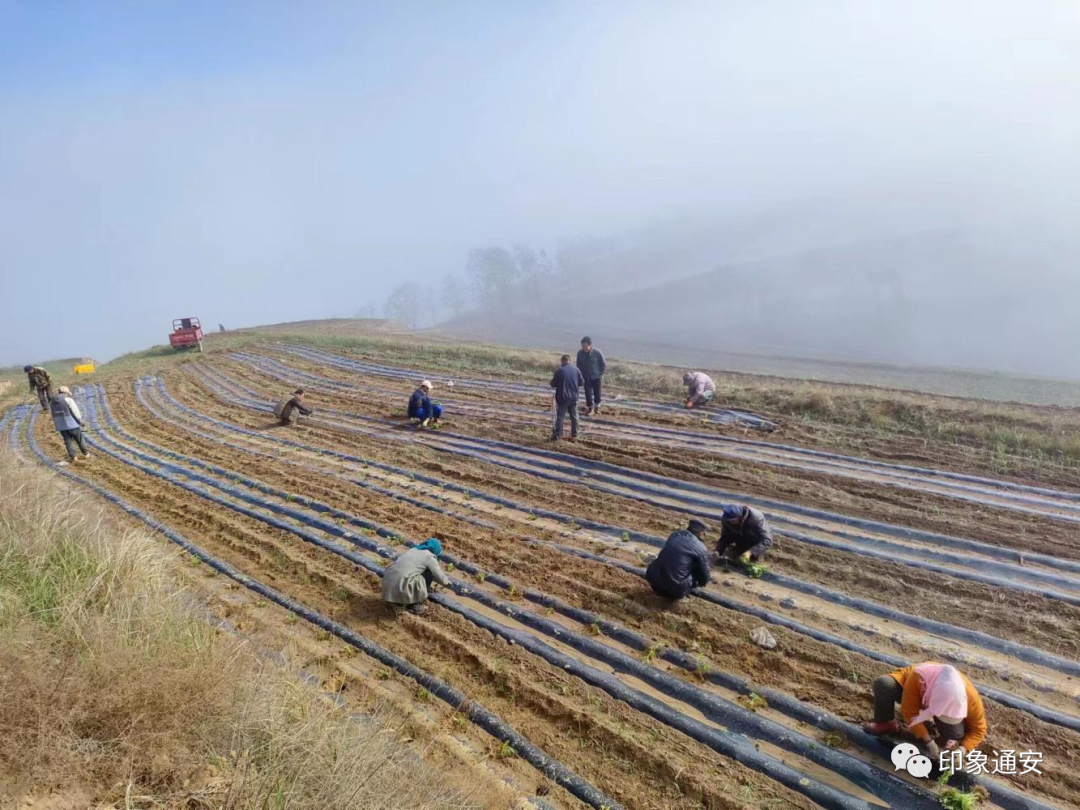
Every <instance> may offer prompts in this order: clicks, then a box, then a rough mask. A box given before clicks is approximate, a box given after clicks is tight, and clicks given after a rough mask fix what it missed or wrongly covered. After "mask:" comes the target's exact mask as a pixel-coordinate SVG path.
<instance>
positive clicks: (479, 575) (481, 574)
mask: <svg viewBox="0 0 1080 810" xmlns="http://www.w3.org/2000/svg"><path fill="white" fill-rule="evenodd" d="M476 578H477V579H478V580H480V581H481V582H483V581H484V580H485V579H487V574H485V573H484V572H483V571H477V572H476Z"/></svg>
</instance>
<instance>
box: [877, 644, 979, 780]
mask: <svg viewBox="0 0 1080 810" xmlns="http://www.w3.org/2000/svg"><path fill="white" fill-rule="evenodd" d="M898 703H899V704H900V714H901V716H903V718H904V722H905V723H906V724H907V727H908V730H909V731H910V732H911V733H912V734H914V735H915V738H916V739H917V740H918V741H919V742H920V743H922V744H923V745H924V746H925V747H926V750H927V756H929V757H930V759H932V760H934V761H935V762H936V761H937V760H938V757H939V755H940V753H941V749H945V750H946V751H953V750H955V749H957V748H962V749H964V753H965V754H970V753H971V752H972V751H974V750H975V749H976V748H978V747H979V745H981V744H982V741H983V740H984V739H986V710H985V709H984V708H983V702H982V698H981V697H979V693H978V691H977V690H976V689H975V686H974V685H973V684H972V683H971V681H969V680H968V679H967V676H966V675H964V674H962V673H961V672H960V671H959V670H957V669H956V667H953V666H950V665H949V664H935V663H934V662H932V661H927V662H925V663H922V664H912V665H911V666H909V667H904V668H903V669H898V670H896V671H895V672H892V673H890V674H888V675H882V676H881V677H880V678H878V679H877V680H876V681H874V722H873V723H867V724H866V725H864V726H863V730H865V731H866V732H868V733H870V734H874V735H881V734H895V733H896V732H897V731H898V730H899V728H898V726H897V723H896V704H898Z"/></svg>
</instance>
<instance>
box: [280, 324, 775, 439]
mask: <svg viewBox="0 0 1080 810" xmlns="http://www.w3.org/2000/svg"><path fill="white" fill-rule="evenodd" d="M282 348H283V349H284V350H285V351H287V352H290V353H292V354H295V355H297V356H299V357H304V356H306V357H307V359H309V360H315V361H316V362H322V363H326V364H327V365H333V366H337V367H338V368H343V369H346V370H348V371H362V372H364V373H367V374H375V375H377V376H380V377H390V378H393V379H403V380H412V381H414V382H416V383H419V381H420V380H421V379H422V377H421V376H417V375H418V374H419V372H417V371H412V370H411V369H406V368H395V367H393V366H383V365H379V364H376V363H358V362H356V361H354V360H349V359H348V358H346V357H341V356H340V355H334V354H327V353H325V352H320V351H317V350H312V349H309V348H308V347H305V346H295V345H283V346H282ZM304 353H308V354H306V355H305V354H304ZM457 383H458V384H460V385H464V386H471V387H474V388H486V389H489V390H494V391H513V392H514V393H518V394H534V395H535V394H543V395H545V396H551V389H550V388H543V387H541V386H537V385H525V384H522V383H503V382H497V381H493V380H476V379H463V378H458V380H457ZM619 407H620V408H632V409H635V410H641V411H652V412H654V413H685V410H684V409H683V408H679V407H675V406H674V405H663V404H661V403H659V402H644V401H641V400H634V399H620V400H619ZM698 413H699V414H701V415H704V416H706V417H708V418H709V420H710V421H713V422H718V423H720V424H722V425H729V424H733V423H738V424H742V425H747V426H749V427H752V428H757V429H759V430H774V429H775V428H776V424H775V423H773V422H770V421H769V420H768V419H765V418H764V417H762V416H758V415H757V414H755V413H747V412H746V411H733V410H730V409H716V408H706V409H704V410H701V411H698Z"/></svg>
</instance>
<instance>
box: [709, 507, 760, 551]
mask: <svg viewBox="0 0 1080 810" xmlns="http://www.w3.org/2000/svg"><path fill="white" fill-rule="evenodd" d="M720 526H721V528H720V539H719V540H718V541H717V543H716V555H717V556H718V557H719V558H720V559H724V558H727V559H729V560H732V561H738V562H742V563H751V562H755V563H756V562H760V561H761V559H762V557H764V556H765V552H766V551H768V550H769V549H770V548H772V544H773V536H772V529H771V528H769V522H768V521H767V520H765V515H763V514H762V513H761V512H759V511H758V510H757V509H752V508H751V507H749V506H739V505H733V506H725V507H724V515H723V518H722V520H721V523H720Z"/></svg>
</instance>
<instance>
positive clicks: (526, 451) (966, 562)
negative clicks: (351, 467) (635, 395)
mask: <svg viewBox="0 0 1080 810" xmlns="http://www.w3.org/2000/svg"><path fill="white" fill-rule="evenodd" d="M218 374H220V372H218ZM222 376H223V375H222ZM204 379H205V377H204ZM230 382H231V381H230ZM218 384H219V385H220V384H221V383H218ZM234 398H235V397H234ZM238 401H240V402H242V403H243V404H246V405H248V406H249V407H255V408H258V409H260V410H266V409H269V408H270V407H271V406H270V404H268V403H267V402H265V401H259V400H249V401H244V400H242V399H239V400H238ZM323 413H328V414H336V415H339V416H342V417H345V418H349V419H356V420H360V421H363V422H374V423H377V424H385V423H386V420H380V419H374V418H372V417H365V416H361V415H358V414H348V413H345V412H342V411H332V410H325V411H323ZM309 421H310V423H311V424H322V425H326V426H327V427H330V428H333V429H339V430H345V431H349V430H354V428H352V427H350V426H349V425H345V424H342V423H337V422H334V421H333V420H330V419H325V418H322V417H321V416H319V417H313V418H312V419H310V420H309ZM355 430H360V431H361V432H365V431H363V429H360V428H355ZM395 438H401V437H395ZM455 440H456V442H455ZM432 442H433V443H429V444H430V446H432V447H433V449H436V450H439V451H442V452H447V453H451V454H456V455H462V456H466V457H468V458H473V459H476V460H479V461H484V462H486V463H490V464H494V465H496V466H502V467H505V468H507V469H514V470H517V471H519V472H522V471H523V470H522V469H521V467H520V466H518V465H521V464H528V465H532V466H533V467H539V468H541V469H546V470H549V471H551V472H548V473H544V472H540V471H533V470H528V471H525V472H529V473H530V474H533V475H536V476H538V477H541V478H545V479H548V480H553V481H559V482H562V483H578V484H584V485H586V486H590V487H592V488H594V489H598V490H600V491H604V492H609V493H612V494H623V493H622V492H619V491H617V490H618V489H619V488H621V489H622V490H630V491H631V492H633V493H634V494H633V495H629V496H625V497H634V498H636V499H637V500H640V501H642V502H643V503H648V504H650V505H654V506H665V505H666V504H665V503H663V502H662V501H660V500H659V499H657V498H655V497H653V496H652V495H651V493H652V489H651V488H650V487H648V486H642V485H639V484H636V483H634V481H633V479H636V478H640V477H642V476H646V477H647V478H650V479H653V480H652V481H650V483H652V482H654V481H655V480H656V479H659V478H660V477H659V476H653V475H652V474H648V473H639V472H637V471H635V470H630V469H627V468H621V467H614V468H613V465H604V466H605V467H608V468H613V469H615V470H616V471H617V474H618V475H619V476H621V478H622V479H623V480H621V481H615V480H613V479H612V478H611V474H610V473H601V474H600V475H599V476H597V475H593V474H590V475H589V477H588V479H587V480H586V479H583V478H581V477H580V476H581V473H580V472H579V470H580V468H582V467H592V466H595V465H597V464H600V462H593V461H591V460H589V459H582V458H580V457H577V456H569V455H566V454H561V453H551V452H550V451H543V450H538V449H535V448H523V447H518V446H516V445H509V444H506V443H505V442H496V441H494V440H490V439H482V438H477V437H472V436H462V435H459V434H454V433H451V432H448V431H445V430H443V431H440V433H439V435H438V437H437V438H435V439H433V440H432ZM444 442H445V443H446V444H444ZM468 443H472V444H477V445H481V446H483V447H487V448H489V449H487V450H479V451H477V450H469V449H466V448H465V447H464V446H463V445H465V444H468ZM507 447H509V448H511V450H510V451H506V450H503V449H501V448H507ZM496 448H498V449H496ZM535 456H540V457H544V456H547V457H555V458H558V459H559V460H560V461H562V463H561V464H560V463H548V462H544V461H539V460H537V459H536V458H533V457H535ZM500 458H502V459H508V460H510V461H512V462H516V463H510V464H507V463H504V462H502V461H500V460H499V459H500ZM568 461H569V462H570V463H573V462H575V461H576V464H574V466H575V468H577V469H575V470H572V471H571V470H567V469H566V463H567V462H568ZM627 479H630V480H627ZM662 480H663V481H664V482H665V483H666V484H667V485H668V486H672V485H678V487H677V488H678V489H679V490H680V491H679V492H678V494H677V497H679V498H682V499H683V501H684V502H685V503H686V505H687V508H693V509H694V510H695V511H696V512H697V513H698V514H700V515H701V516H702V517H712V518H714V519H719V516H720V514H721V512H722V510H723V506H724V505H725V502H726V503H733V502H745V503H751V504H754V505H761V502H760V499H754V498H746V497H743V496H735V495H729V494H728V493H722V492H718V491H710V490H707V489H706V488H704V487H700V485H693V484H690V483H688V482H682V481H676V480H674V479H662ZM682 490H699V491H706V492H709V494H710V496H711V497H710V498H709V499H707V500H705V499H701V498H697V497H695V496H692V495H687V494H685V492H683V491H682ZM721 498H723V499H725V501H721V500H720V499H721ZM727 499H731V500H727ZM739 499H741V500H739ZM770 503H772V507H771V508H772V509H782V510H790V511H795V512H796V513H798V514H804V515H805V514H809V515H810V516H811V517H816V518H818V519H827V520H838V519H839V520H840V521H841V522H843V523H845V524H849V523H850V522H851V520H852V519H850V518H844V517H842V516H838V515H833V514H832V513H828V512H822V511H820V510H810V511H808V509H807V507H799V506H795V505H791V504H777V503H775V502H770ZM770 517H771V519H772V520H773V521H774V523H775V524H776V526H777V527H778V528H780V529H782V530H783V532H784V535H785V537H787V538H789V539H792V540H797V541H799V542H803V543H807V544H809V545H816V546H820V547H823V548H829V549H833V550H837V551H842V552H845V553H850V554H858V555H860V556H864V557H870V558H873V559H878V560H883V561H885V562H893V563H899V564H902V565H906V566H908V567H910V568H918V569H921V570H925V571H930V572H932V573H936V574H942V575H945V576H951V577H954V578H956V579H963V580H968V581H971V582H979V583H982V584H986V585H992V586H994V587H998V588H1007V589H1009V590H1015V591H1019V592H1022V593H1029V594H1032V595H1035V596H1041V597H1045V598H1048V599H1055V600H1057V601H1061V602H1065V603H1066V604H1071V605H1075V606H1080V594H1076V593H1066V592H1062V591H1056V590H1051V589H1050V588H1048V587H1047V586H1048V585H1057V586H1059V587H1065V588H1073V589H1080V579H1077V578H1076V577H1074V576H1070V575H1068V574H1064V573H1055V572H1054V571H1045V570H1038V569H1033V568H1030V567H1025V566H1021V565H1018V564H1015V562H1010V563H999V562H994V561H993V560H987V559H980V558H978V557H972V556H968V555H964V554H951V553H948V552H943V551H939V550H937V549H936V548H928V549H922V548H912V547H910V546H904V545H899V544H896V543H892V542H889V541H888V540H882V539H879V538H874V537H868V536H865V535H857V534H852V533H850V532H843V531H838V530H835V529H828V528H824V527H820V526H814V525H813V524H810V523H806V522H802V521H798V520H796V519H792V518H791V517H790V516H787V515H783V514H779V515H778V514H771V515H770ZM864 523H867V524H870V523H872V522H870V521H864ZM878 525H887V524H878ZM791 527H798V528H808V529H814V530H817V531H818V532H824V533H827V534H831V535H833V536H835V537H839V538H842V539H843V540H850V541H853V542H854V543H855V544H856V545H852V544H851V543H846V542H838V541H836V540H831V539H828V538H824V537H820V536H815V535H809V534H806V533H805V532H801V531H796V530H793V529H792V528H791ZM889 528H890V529H893V531H892V532H889V533H891V534H893V535H897V534H899V533H901V532H902V533H903V535H902V536H909V535H910V533H911V532H912V531H914V530H907V529H898V527H889ZM921 534H923V535H926V536H928V537H940V536H939V535H931V534H930V533H921ZM912 539H917V540H925V538H924V537H916V538H912ZM952 539H955V540H957V541H960V542H965V541H962V540H961V539H960V538H952ZM931 542H932V541H931ZM966 542H969V543H973V542H974V541H966ZM978 545H980V546H982V547H983V548H980V549H979V551H983V549H984V548H995V547H993V546H989V544H978ZM997 551H998V552H1002V551H1004V550H1002V549H997ZM910 555H918V557H912V556H910ZM1005 555H1007V559H1010V560H1012V561H1015V559H1016V556H1017V552H1015V551H1007V552H1005ZM1005 555H1003V554H1001V553H997V554H994V555H993V556H994V557H997V558H998V559H1001V558H1002V557H1004V556H1005ZM1024 557H1025V560H1027V561H1029V562H1032V563H1034V562H1040V563H1042V564H1045V565H1049V564H1051V563H1050V561H1051V560H1053V559H1054V558H1051V557H1048V556H1047V555H1037V554H1031V555H1028V554H1025V555H1024ZM1040 558H1045V559H1040ZM927 560H938V561H940V562H943V563H947V564H948V563H951V564H952V565H953V566H956V565H959V566H966V567H968V568H971V569H975V570H970V571H969V570H964V569H963V568H956V567H950V566H949V565H938V564H936V563H934V562H929V561H927ZM1068 562H1069V561H1066V565H1064V566H1058V565H1055V566H1054V567H1062V568H1066V569H1067V568H1068V567H1069V566H1068ZM980 570H981V571H986V572H990V573H980ZM994 574H1000V575H1001V576H995V575H994ZM1021 580H1027V581H1026V582H1025V581H1021Z"/></svg>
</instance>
